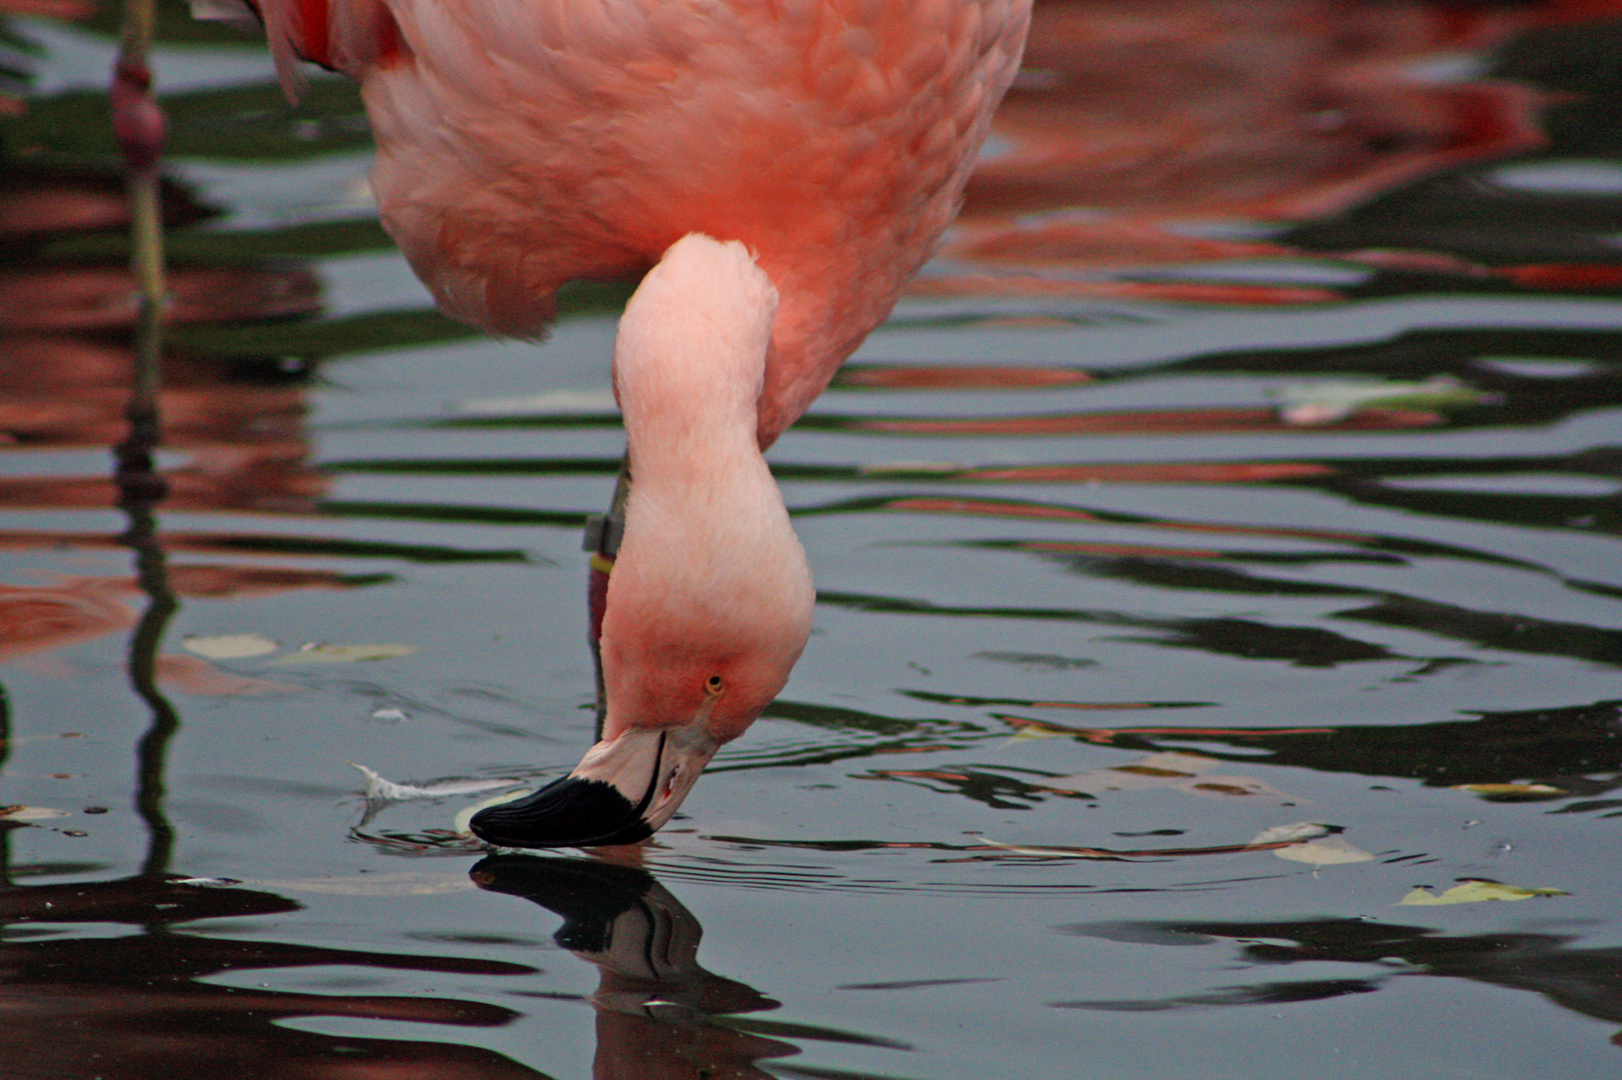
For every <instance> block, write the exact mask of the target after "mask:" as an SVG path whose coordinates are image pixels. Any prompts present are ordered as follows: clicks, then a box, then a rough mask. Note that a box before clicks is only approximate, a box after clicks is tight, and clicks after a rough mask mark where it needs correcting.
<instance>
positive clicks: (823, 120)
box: [194, 0, 1030, 847]
mask: <svg viewBox="0 0 1622 1080" xmlns="http://www.w3.org/2000/svg"><path fill="white" fill-rule="evenodd" d="M233 2H240V0H194V3H197V4H203V5H207V6H209V7H210V8H215V9H218V8H219V7H220V6H221V5H222V4H229V3H233ZM201 13H202V12H200V14H201ZM256 13H257V15H258V16H259V17H260V18H262V20H263V22H264V24H265V26H266V29H267V31H268V33H269V37H270V43H271V48H272V51H273V53H274V55H275V57H276V61H277V65H278V68H279V70H280V72H281V75H282V78H283V81H284V83H285V84H286V85H287V86H288V87H289V89H290V90H291V89H292V88H293V87H295V86H296V85H297V72H296V62H297V60H298V59H300V58H302V59H305V60H310V61H314V62H316V63H318V64H323V65H325V66H328V67H332V68H336V69H339V70H341V71H344V72H347V73H348V74H350V75H352V76H354V77H355V78H357V79H359V80H360V84H361V91H362V95H363V96H364V98H365V102H366V109H367V113H368V115H369V116H370V118H371V122H372V127H373V130H374V133H375V135H376V139H377V162H376V165H375V166H374V168H373V172H372V184H373V187H374V189H375V190H376V193H377V200H378V206H379V209H380V211H381V213H382V217H383V222H384V224H385V226H386V227H387V228H388V230H389V232H390V233H391V234H392V235H393V236H394V238H395V240H396V241H397V242H398V243H399V245H400V247H401V249H402V250H403V251H404V252H405V255H406V257H407V259H409V260H410V262H411V265H412V267H413V268H414V269H415V270H416V272H417V274H418V276H419V277H421V278H422V280H423V281H424V282H425V283H426V284H427V286H428V288H429V289H430V290H431V291H432V292H433V294H434V297H435V299H436V300H437V301H438V303H439V305H440V307H441V308H443V309H444V310H445V311H447V312H448V313H450V314H451V315H454V316H457V317H459V318H462V319H464V320H466V321H469V322H472V323H474V324H476V325H478V326H481V327H484V328H486V329H488V330H490V331H493V332H495V333H500V334H509V335H518V336H533V335H538V334H539V333H541V332H542V330H543V329H544V327H545V326H546V324H547V322H548V321H549V320H550V319H551V317H552V315H553V311H554V294H555V293H556V291H557V289H558V287H559V286H561V285H563V284H564V283H565V282H567V281H570V280H573V279H578V278H591V279H614V278H632V279H634V278H637V277H641V278H642V282H641V284H640V286H639V287H638V288H637V291H636V293H635V295H634V296H633V297H632V298H631V300H630V302H629V304H628V305H627V307H626V310H625V316H624V318H623V320H622V321H621V323H620V328H619V335H618V339H617V342H616V345H615V349H614V389H615V393H616V395H617V396H618V399H619V402H620V405H621V408H622V411H623V412H624V417H625V428H626V446H627V451H626V457H627V463H628V466H629V476H630V477H632V478H633V480H632V482H631V484H630V487H629V490H628V494H627V495H626V497H625V498H624V500H623V507H624V518H623V540H622V541H621V543H620V546H619V549H618V553H617V558H616V560H615V561H614V562H613V563H612V566H613V574H612V576H611V577H609V578H608V580H607V592H606V609H605V610H603V611H602V612H601V626H600V633H599V635H598V645H599V657H600V665H601V666H600V675H601V680H602V690H603V691H604V693H605V694H606V698H605V701H606V707H605V711H604V715H603V719H602V722H601V725H600V732H599V741H598V743H597V744H596V745H595V746H593V747H592V748H591V749H590V751H588V752H587V754H586V755H585V757H584V759H583V760H582V761H581V762H580V764H579V766H578V767H576V768H575V770H574V771H573V772H572V773H570V774H569V775H568V776H567V777H564V778H563V779H562V780H559V781H557V782H556V783H554V784H553V785H551V786H549V787H546V788H543V789H542V790H540V791H538V792H536V793H534V794H533V795H530V796H528V797H526V798H524V799H522V800H519V801H516V802H511V803H506V804H502V805H497V806H493V807H489V808H486V809H484V810H482V811H480V812H479V813H478V814H477V815H475V816H474V818H473V821H472V828H473V831H474V832H475V833H476V834H477V835H478V836H480V837H481V838H483V839H485V840H486V841H489V842H491V843H494V844H498V845H502V846H515V847H556V846H571V847H574V846H586V845H598V844H626V843H633V842H635V841H638V840H641V839H644V838H645V837H647V836H649V835H651V834H652V833H653V831H654V830H656V829H658V828H659V827H660V826H661V825H663V824H664V823H665V822H666V821H668V820H669V819H670V816H671V815H672V814H673V813H674V812H675V810H676V808H677V806H679V805H680V803H681V801H682V799H683V798H684V797H685V796H686V794H687V792H688V791H689V790H690V789H691V787H692V784H693V782H694V780H695V779H696V778H697V777H698V774H699V773H700V771H701V770H702V769H703V768H704V766H705V765H706V764H708V763H709V760H710V758H711V757H713V756H714V754H715V752H716V750H717V748H719V747H720V746H721V744H723V743H725V742H727V741H728V740H730V739H734V738H736V737H737V736H738V735H740V734H741V733H742V732H743V731H744V729H745V728H747V727H748V726H749V725H750V724H751V723H752V722H753V721H754V720H755V718H756V717H757V716H758V715H759V714H760V712H761V710H762V709H764V708H765V707H766V706H767V705H768V704H769V703H770V702H771V700H772V699H773V698H774V697H775V696H776V695H777V693H778V692H779V691H780V690H781V689H782V688H783V685H784V684H785V683H786V682H787V680H788V676H789V672H790V670H791V669H792V668H793V666H794V663H795V661H796V660H797V659H798V658H799V655H800V652H801V650H802V649H803V648H804V646H805V642H806V638H807V636H808V634H809V632H810V626H811V607H812V601H813V599H814V592H813V589H812V584H811V574H810V571H809V569H808V567H807V564H806V559H805V553H804V551H803V549H802V548H801V547H800V544H799V541H798V540H797V539H796V537H795V535H794V531H793V529H792V528H791V527H790V525H789V519H788V513H787V511H786V510H785V508H784V505H783V499H782V496H781V494H780V493H779V492H778V490H777V487H776V485H775V484H774V483H773V481H772V478H771V474H770V472H769V471H768V469H767V466H766V463H765V460H764V459H763V458H762V457H761V452H762V451H763V450H764V449H765V448H766V447H768V446H770V445H771V443H772V442H773V441H774V440H775V439H776V438H777V437H778V436H779V435H781V434H782V433H783V431H784V429H785V428H787V427H788V426H789V425H790V424H791V423H793V422H794V421H795V420H796V419H798V418H799V416H800V414H801V413H803V412H804V411H805V410H806V408H807V407H808V406H809V405H810V404H811V402H812V400H814V399H815V398H816V396H817V395H818V394H819V393H821V392H822V390H823V388H824V387H826V386H827V384H828V381H829V380H830V379H831V378H832V377H833V374H834V372H835V370H837V369H838V367H839V365H840V364H841V363H842V362H843V361H844V360H845V358H846V357H847V356H849V355H850V353H851V352H852V351H854V350H855V348H856V346H857V345H859V344H860V343H861V341H862V340H863V338H864V337H866V335H867V333H868V332H869V331H870V330H872V329H873V328H874V327H875V326H877V325H878V324H879V322H881V321H882V320H883V319H884V318H885V317H886V316H887V315H888V314H889V312H890V310H891V308H892V307H893V306H894V304H895V300H896V296H897V294H898V293H899V291H900V289H901V287H902V285H903V284H904V283H905V282H906V281H907V280H908V279H909V278H910V277H911V276H912V275H913V274H914V273H915V272H916V271H917V270H918V268H919V266H920V265H922V263H923V262H924V260H925V259H926V258H927V257H928V256H929V254H930V252H931V251H932V250H933V248H934V246H935V244H936V242H937V241H938V239H939V237H940V235H941V233H942V232H943V230H944V229H945V228H946V226H947V224H948V223H949V221H950V220H951V218H952V215H953V214H954V213H955V211H956V208H957V205H958V202H959V200H960V197H961V193H962V189H963V185H964V182H965V181H966V180H967V178H968V174H969V170H970V169H971V167H972V165H973V163H974V159H975V157H976V155H977V153H978V151H979V148H980V145H981V143H982V142H983V141H984V139H985V136H986V132H987V129H988V127H989V124H990V118H991V114H992V112H993V110H994V109H995V108H996V105H997V103H998V101H999V100H1000V99H1001V97H1002V94H1003V91H1004V90H1005V89H1007V87H1008V84H1009V82H1010V81H1011V80H1012V78H1013V75H1014V72H1015V70H1016V69H1017V67H1018V64H1019V56H1020V52H1021V50H1022V48H1023V45H1024V39H1025V31H1026V26H1027V24H1028V22H1029V17H1030V0H257V8H256ZM213 14H215V15H216V16H217V15H218V14H219V12H218V11H217V10H216V11H215V12H213ZM644 275H645V276H644ZM620 501H621V500H620V499H618V498H616V503H619V502H620Z"/></svg>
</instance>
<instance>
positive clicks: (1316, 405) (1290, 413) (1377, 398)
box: [1276, 375, 1498, 427]
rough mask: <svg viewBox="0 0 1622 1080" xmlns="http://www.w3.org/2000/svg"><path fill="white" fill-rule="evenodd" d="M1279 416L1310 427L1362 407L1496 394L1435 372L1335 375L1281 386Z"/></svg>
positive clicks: (1486, 400)
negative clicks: (1391, 376) (1415, 377)
mask: <svg viewBox="0 0 1622 1080" xmlns="http://www.w3.org/2000/svg"><path fill="white" fill-rule="evenodd" d="M1276 396H1277V397H1278V398H1279V399H1280V400H1279V416H1280V418H1281V419H1283V421H1284V422H1285V423H1286V424H1296V425H1299V426H1302V427H1310V426H1313V425H1316V424H1332V423H1334V422H1335V421H1337V420H1344V419H1345V418H1346V417H1348V416H1351V415H1352V414H1353V413H1356V412H1360V411H1361V410H1363V409H1376V408H1378V409H1396V408H1406V409H1422V408H1428V409H1439V408H1450V407H1451V408H1457V407H1460V406H1466V405H1485V404H1491V403H1493V402H1495V401H1497V400H1498V395H1495V394H1489V393H1487V392H1485V391H1482V390H1477V389H1476V388H1475V387H1473V386H1469V385H1467V384H1465V383H1463V382H1460V381H1459V380H1458V379H1456V378H1454V377H1453V376H1451V375H1436V376H1433V377H1431V378H1429V379H1426V380H1425V381H1424V382H1396V381H1392V380H1385V379H1336V380H1329V381H1324V382H1313V383H1291V384H1289V385H1286V386H1283V387H1281V388H1280V389H1279V390H1278V391H1277V394H1276Z"/></svg>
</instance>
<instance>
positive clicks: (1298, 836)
mask: <svg viewBox="0 0 1622 1080" xmlns="http://www.w3.org/2000/svg"><path fill="white" fill-rule="evenodd" d="M1329 833H1330V828H1329V826H1328V825H1320V824H1318V823H1317V822H1316V821H1298V822H1296V823H1295V824H1293V825H1274V826H1273V827H1272V828H1270V829H1263V830H1262V831H1261V832H1259V833H1257V834H1256V835H1255V837H1254V838H1253V839H1252V840H1251V841H1250V842H1251V843H1252V844H1294V843H1300V842H1302V841H1305V840H1316V839H1318V837H1320V836H1328V835H1329Z"/></svg>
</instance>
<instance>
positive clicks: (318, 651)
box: [271, 644, 417, 664]
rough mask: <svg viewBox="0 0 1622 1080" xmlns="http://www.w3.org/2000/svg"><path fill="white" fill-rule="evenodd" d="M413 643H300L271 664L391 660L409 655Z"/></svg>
mask: <svg viewBox="0 0 1622 1080" xmlns="http://www.w3.org/2000/svg"><path fill="white" fill-rule="evenodd" d="M416 651H417V646H415V645H327V644H312V645H301V646H300V647H299V650H298V652H295V653H289V654H288V655H286V656H283V657H278V658H277V659H275V660H272V661H271V663H273V664H353V663H357V662H360V661H364V660H392V659H394V658H395V657H399V656H410V655H411V654H412V653H414V652H416Z"/></svg>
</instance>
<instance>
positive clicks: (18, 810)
mask: <svg viewBox="0 0 1622 1080" xmlns="http://www.w3.org/2000/svg"><path fill="white" fill-rule="evenodd" d="M67 816H68V812H67V811H66V810H52V809H51V808H50V807H48V806H21V805H18V806H0V818H3V819H5V820H6V821H45V820H47V819H48V818H59V817H67Z"/></svg>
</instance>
